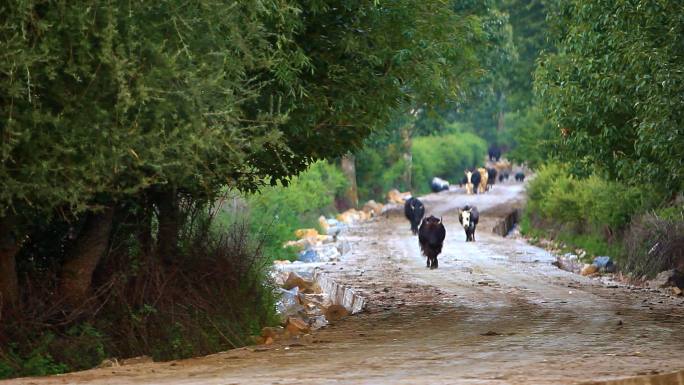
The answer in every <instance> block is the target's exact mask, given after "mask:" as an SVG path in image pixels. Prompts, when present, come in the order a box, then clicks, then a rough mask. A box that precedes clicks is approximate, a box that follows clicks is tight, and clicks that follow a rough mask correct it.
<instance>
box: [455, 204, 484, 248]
mask: <svg viewBox="0 0 684 385" xmlns="http://www.w3.org/2000/svg"><path fill="white" fill-rule="evenodd" d="M458 221H459V222H460V223H461V225H463V229H464V230H465V234H466V242H475V228H476V227H477V222H479V221H480V213H479V212H478V211H477V207H475V206H465V207H464V208H463V210H461V212H460V213H458Z"/></svg>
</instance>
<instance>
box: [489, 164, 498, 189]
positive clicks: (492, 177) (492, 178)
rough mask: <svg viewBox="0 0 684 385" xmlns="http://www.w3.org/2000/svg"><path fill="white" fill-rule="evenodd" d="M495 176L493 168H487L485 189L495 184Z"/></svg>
mask: <svg viewBox="0 0 684 385" xmlns="http://www.w3.org/2000/svg"><path fill="white" fill-rule="evenodd" d="M496 174H497V171H496V169H495V168H490V167H488V168H487V175H488V178H487V187H488V188H491V187H492V186H494V183H496Z"/></svg>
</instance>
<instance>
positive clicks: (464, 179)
mask: <svg viewBox="0 0 684 385" xmlns="http://www.w3.org/2000/svg"><path fill="white" fill-rule="evenodd" d="M466 184H468V176H467V175H464V176H463V178H461V180H460V181H458V187H463V186H464V185H466Z"/></svg>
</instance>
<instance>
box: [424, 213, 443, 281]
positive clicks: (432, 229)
mask: <svg viewBox="0 0 684 385" xmlns="http://www.w3.org/2000/svg"><path fill="white" fill-rule="evenodd" d="M445 237H446V229H445V228H444V224H442V219H441V218H436V217H435V216H433V215H430V216H429V217H427V218H425V219H423V223H421V224H420V229H418V242H419V243H420V250H421V251H422V252H423V255H425V256H426V257H427V267H429V268H430V269H436V268H437V267H438V266H439V264H438V262H437V256H438V255H439V253H441V252H442V245H443V244H444V238H445Z"/></svg>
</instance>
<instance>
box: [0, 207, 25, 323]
mask: <svg viewBox="0 0 684 385" xmlns="http://www.w3.org/2000/svg"><path fill="white" fill-rule="evenodd" d="M13 230H14V229H13V228H12V224H11V220H8V219H6V218H2V219H0V319H2V314H3V313H6V312H7V311H9V310H10V309H11V308H14V307H16V305H17V304H18V303H19V280H18V279H17V267H16V256H17V253H18V252H19V250H20V249H21V244H20V242H19V240H18V239H16V237H15V236H14V233H13Z"/></svg>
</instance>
